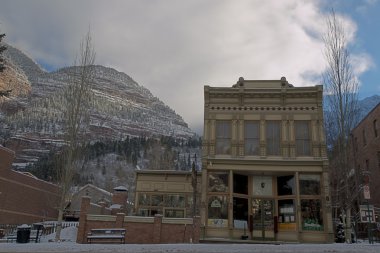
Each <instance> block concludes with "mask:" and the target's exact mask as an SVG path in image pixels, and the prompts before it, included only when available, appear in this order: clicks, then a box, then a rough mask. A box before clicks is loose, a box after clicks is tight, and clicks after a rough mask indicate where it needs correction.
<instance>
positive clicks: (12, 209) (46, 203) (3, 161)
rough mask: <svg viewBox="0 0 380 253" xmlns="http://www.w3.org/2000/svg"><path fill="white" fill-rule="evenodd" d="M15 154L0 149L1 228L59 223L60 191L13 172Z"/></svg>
mask: <svg viewBox="0 0 380 253" xmlns="http://www.w3.org/2000/svg"><path fill="white" fill-rule="evenodd" d="M14 159H15V154H14V152H13V151H11V150H9V149H7V148H5V147H3V146H1V145H0V224H23V223H26V224H30V223H33V222H40V221H44V220H56V219H57V217H58V211H57V209H56V207H57V206H58V202H59V187H58V186H57V185H55V184H52V183H49V182H46V181H43V180H40V179H38V178H36V177H34V176H33V175H31V174H30V173H23V172H18V171H14V170H12V169H11V167H12V162H13V160H14Z"/></svg>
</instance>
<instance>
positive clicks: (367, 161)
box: [350, 104, 380, 222]
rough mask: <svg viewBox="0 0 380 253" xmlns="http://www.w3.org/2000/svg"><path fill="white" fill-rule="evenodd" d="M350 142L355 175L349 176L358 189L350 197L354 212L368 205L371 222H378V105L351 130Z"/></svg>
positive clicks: (379, 134)
mask: <svg viewBox="0 0 380 253" xmlns="http://www.w3.org/2000/svg"><path fill="white" fill-rule="evenodd" d="M351 140H352V142H351V143H352V148H351V151H352V156H351V157H352V159H353V160H354V161H353V164H354V168H355V173H350V175H352V177H353V178H354V179H355V180H353V181H355V182H356V189H359V191H357V193H356V194H354V196H352V197H353V198H354V200H355V201H354V203H353V208H355V209H356V210H354V211H359V210H360V208H359V207H360V205H367V203H368V204H370V205H372V206H373V207H374V211H375V212H376V216H375V217H372V222H374V221H376V222H380V220H379V214H380V180H379V178H380V104H378V105H377V106H376V107H375V108H373V109H372V110H371V111H370V112H369V113H368V114H367V116H366V117H365V118H364V119H363V120H362V121H361V122H360V123H359V124H358V125H357V126H356V127H355V128H354V129H353V130H352V132H351ZM352 186H353V184H352ZM365 186H368V195H366V194H365V192H364V191H365ZM366 198H368V199H366ZM367 201H368V202H367ZM360 216H362V215H360Z"/></svg>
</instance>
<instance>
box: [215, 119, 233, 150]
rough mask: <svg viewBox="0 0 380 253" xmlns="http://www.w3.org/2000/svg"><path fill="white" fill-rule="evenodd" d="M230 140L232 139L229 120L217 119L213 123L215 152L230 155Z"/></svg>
mask: <svg viewBox="0 0 380 253" xmlns="http://www.w3.org/2000/svg"><path fill="white" fill-rule="evenodd" d="M231 140H232V122H231V120H217V121H216V123H215V154H217V155H230V154H231ZM227 146H228V147H227Z"/></svg>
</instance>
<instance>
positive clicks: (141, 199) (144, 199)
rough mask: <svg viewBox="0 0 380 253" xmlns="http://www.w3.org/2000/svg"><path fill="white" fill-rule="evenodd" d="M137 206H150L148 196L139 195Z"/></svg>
mask: <svg viewBox="0 0 380 253" xmlns="http://www.w3.org/2000/svg"><path fill="white" fill-rule="evenodd" d="M139 205H140V206H149V205H150V198H149V195H148V194H145V193H139Z"/></svg>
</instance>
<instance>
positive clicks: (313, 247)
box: [0, 242, 380, 253]
mask: <svg viewBox="0 0 380 253" xmlns="http://www.w3.org/2000/svg"><path fill="white" fill-rule="evenodd" d="M0 252H7V253H8V252H18V253H21V252H23V253H37V252H39V253H50V252H51V253H58V252H62V253H63V252H70V253H80V252H95V253H111V252H114V253H121V252H126V253H129V252H131V253H132V252H133V253H158V252H167V253H217V252H218V253H224V252H226V253H227V252H228V253H254V252H263V253H266V252H267V253H280V252H287V253H290V252H291V253H298V252H302V253H304V252H306V253H317V252H318V253H322V252H323V253H325V252H334V253H335V252H342V253H343V252H344V253H349V252H352V253H360V252H364V253H367V252H371V253H372V252H373V253H375V252H376V253H378V252H380V244H373V245H369V244H367V243H361V244H281V245H272V244H160V245H157V244H156V245H155V244H124V245H109V244H108V245H106V244H91V245H90V244H76V243H72V242H64V243H37V244H36V243H28V244H17V243H1V244H0Z"/></svg>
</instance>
